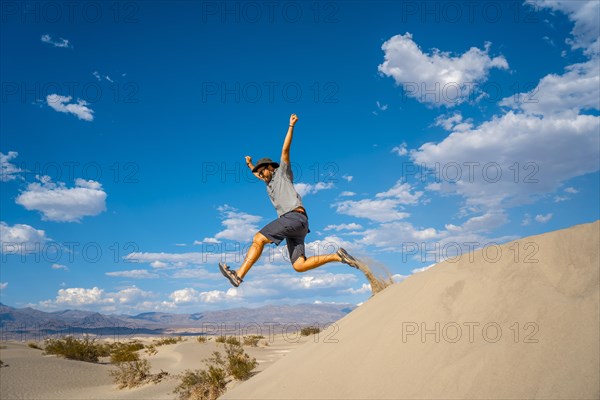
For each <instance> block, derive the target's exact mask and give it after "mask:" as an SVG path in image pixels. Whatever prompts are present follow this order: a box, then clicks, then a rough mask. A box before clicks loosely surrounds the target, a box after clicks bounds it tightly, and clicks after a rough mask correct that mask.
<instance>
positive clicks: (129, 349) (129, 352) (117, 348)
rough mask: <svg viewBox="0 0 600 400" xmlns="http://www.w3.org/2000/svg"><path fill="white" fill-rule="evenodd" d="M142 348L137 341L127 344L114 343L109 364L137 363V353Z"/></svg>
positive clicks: (138, 357)
mask: <svg viewBox="0 0 600 400" xmlns="http://www.w3.org/2000/svg"><path fill="white" fill-rule="evenodd" d="M143 348H144V345H143V344H141V343H140V342H138V341H133V342H129V343H115V344H113V346H112V349H111V352H110V362H111V363H113V364H118V363H121V362H128V361H137V360H139V359H140V356H139V355H138V353H137V351H138V350H141V349H143Z"/></svg>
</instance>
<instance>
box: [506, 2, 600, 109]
mask: <svg viewBox="0 0 600 400" xmlns="http://www.w3.org/2000/svg"><path fill="white" fill-rule="evenodd" d="M599 4H600V3H599ZM565 70H566V72H565V73H564V74H562V75H558V74H549V75H546V76H545V77H543V78H542V79H541V80H540V82H539V83H538V85H537V86H536V87H535V88H534V89H533V90H531V91H529V92H525V93H517V94H515V95H512V96H510V97H506V98H504V99H503V100H502V101H501V102H500V105H501V106H506V107H510V108H512V109H515V110H521V111H524V112H526V113H529V114H534V115H544V116H551V115H559V116H560V115H562V116H563V117H564V118H566V117H569V116H571V118H572V117H574V116H576V115H577V114H578V113H579V112H580V111H582V110H586V109H595V110H597V109H598V99H600V72H598V71H600V59H599V58H598V57H594V58H593V59H591V60H588V61H586V62H584V63H580V64H573V65H569V66H567V67H566V68H565Z"/></svg>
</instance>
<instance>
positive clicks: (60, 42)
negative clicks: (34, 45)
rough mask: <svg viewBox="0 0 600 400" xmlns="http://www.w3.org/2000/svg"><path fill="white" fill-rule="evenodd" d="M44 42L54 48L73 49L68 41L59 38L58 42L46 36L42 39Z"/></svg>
mask: <svg viewBox="0 0 600 400" xmlns="http://www.w3.org/2000/svg"><path fill="white" fill-rule="evenodd" d="M41 40H42V42H44V43H48V44H51V45H52V46H54V47H63V48H65V47H72V46H71V44H70V43H69V41H68V40H67V39H63V38H59V39H58V40H53V39H52V36H50V35H48V34H46V35H42V37H41Z"/></svg>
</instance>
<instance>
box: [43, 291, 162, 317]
mask: <svg viewBox="0 0 600 400" xmlns="http://www.w3.org/2000/svg"><path fill="white" fill-rule="evenodd" d="M149 297H153V294H152V293H151V292H146V291H143V290H141V289H139V288H137V287H135V286H133V287H128V288H125V289H122V290H120V291H118V292H106V291H105V290H104V289H100V288H98V287H96V286H95V287H93V288H91V289H86V288H67V289H60V290H59V291H58V294H57V296H56V298H55V299H54V300H46V301H42V302H40V306H42V307H44V308H57V307H99V306H114V307H116V306H123V305H129V306H136V307H137V306H139V304H140V303H141V302H142V300H143V299H146V298H149ZM107 310H111V311H116V308H108V309H107Z"/></svg>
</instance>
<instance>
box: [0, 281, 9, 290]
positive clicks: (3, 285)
mask: <svg viewBox="0 0 600 400" xmlns="http://www.w3.org/2000/svg"><path fill="white" fill-rule="evenodd" d="M7 287H8V282H0V290H4V289H6V288H7Z"/></svg>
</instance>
